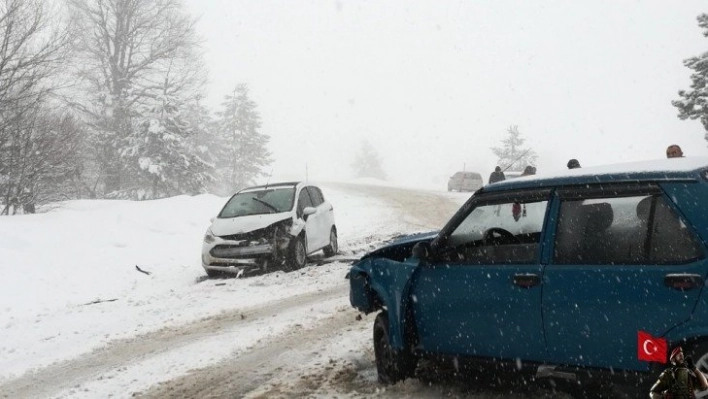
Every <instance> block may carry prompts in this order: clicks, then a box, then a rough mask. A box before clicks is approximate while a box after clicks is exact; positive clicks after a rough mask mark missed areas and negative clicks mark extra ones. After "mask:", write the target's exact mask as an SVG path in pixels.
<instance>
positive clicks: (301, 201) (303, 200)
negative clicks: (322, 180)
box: [297, 189, 313, 215]
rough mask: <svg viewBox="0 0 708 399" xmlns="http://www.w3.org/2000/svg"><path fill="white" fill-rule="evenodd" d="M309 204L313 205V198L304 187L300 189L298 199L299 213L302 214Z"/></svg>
mask: <svg viewBox="0 0 708 399" xmlns="http://www.w3.org/2000/svg"><path fill="white" fill-rule="evenodd" d="M308 206H313V205H312V199H311V198H310V194H308V192H307V190H306V189H302V190H301V191H300V196H299V197H298V200H297V213H298V215H302V211H303V210H304V209H305V208H307V207H308Z"/></svg>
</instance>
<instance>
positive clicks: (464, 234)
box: [348, 158, 708, 392]
mask: <svg viewBox="0 0 708 399" xmlns="http://www.w3.org/2000/svg"><path fill="white" fill-rule="evenodd" d="M707 244H708V158H672V159H662V160H655V161H651V162H635V163H626V164H618V165H608V166H602V167H593V168H583V169H573V170H564V171H562V172H561V173H559V174H557V175H546V176H543V175H535V176H528V177H520V178H517V179H513V180H506V181H503V182H499V183H495V184H493V185H487V186H485V187H483V188H481V189H480V190H478V191H477V192H475V193H474V195H473V196H472V197H471V198H470V199H469V200H468V201H467V202H466V203H465V204H464V205H463V206H462V208H461V209H460V210H459V211H458V212H457V213H456V214H455V215H454V216H453V217H452V219H451V220H450V221H449V222H448V223H447V224H446V225H445V226H444V227H443V228H442V229H441V230H440V231H439V232H435V233H430V234H419V235H415V236H409V237H406V238H403V239H400V240H398V241H396V242H393V243H391V244H389V245H387V246H385V247H383V248H380V249H378V250H376V251H373V252H372V253H370V254H368V255H366V256H364V257H363V258H361V259H360V260H359V261H357V262H356V263H355V264H354V265H353V266H352V268H351V270H350V272H349V275H348V277H349V279H350V284H351V286H350V301H351V304H352V306H353V307H355V308H356V309H358V310H360V311H362V312H364V313H367V314H368V313H371V312H377V311H378V312H379V313H378V315H377V317H376V319H375V323H374V329H373V330H374V331H373V332H374V334H373V338H374V349H375V354H376V366H377V370H378V378H379V381H380V382H382V383H395V382H397V381H400V380H403V379H405V378H408V377H412V376H414V372H415V370H416V365H417V364H418V361H419V360H420V359H422V358H436V359H440V358H442V359H445V358H452V359H455V360H456V361H458V360H459V361H462V360H465V361H470V362H477V361H483V362H486V363H487V364H488V363H489V361H490V360H491V361H493V363H494V364H504V363H509V364H510V365H512V366H514V368H515V369H528V368H531V369H532V370H535V371H536V373H537V374H536V375H537V376H538V377H543V376H550V377H557V378H571V379H574V380H575V381H576V383H577V382H580V383H582V381H583V379H584V378H585V376H588V375H591V374H598V373H603V372H607V373H606V374H608V375H622V376H623V377H626V376H627V375H631V376H636V377H639V379H636V380H635V379H633V381H638V386H641V387H642V388H644V387H646V388H647V390H646V391H644V392H648V385H647V384H649V385H650V384H651V383H652V382H653V378H654V377H655V376H656V375H657V373H658V372H660V371H661V370H663V368H664V367H666V365H665V364H662V362H663V361H664V360H663V359H665V358H666V357H667V353H666V352H669V351H670V350H671V349H672V348H673V347H675V346H677V345H680V346H682V347H683V350H684V353H686V355H687V356H692V358H693V359H694V360H695V362H696V364H697V365H698V367H699V368H701V369H702V370H703V371H708V369H707V367H708V294H707V293H704V292H703V291H705V289H704V287H705V286H706V277H707V275H708V260H706V249H707V247H706V245H707ZM642 334H643V335H642ZM647 336H649V337H651V339H652V340H653V341H646V338H642V337H647ZM642 339H645V340H644V341H642ZM662 343H663V344H665V347H662V345H661V344H662ZM456 364H457V362H456ZM647 377H648V378H647Z"/></svg>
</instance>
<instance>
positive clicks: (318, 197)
mask: <svg viewBox="0 0 708 399" xmlns="http://www.w3.org/2000/svg"><path fill="white" fill-rule="evenodd" d="M307 191H309V192H310V198H311V199H312V204H313V205H314V206H320V205H321V204H322V203H323V202H324V197H323V196H322V191H320V189H319V188H317V187H313V186H310V187H307Z"/></svg>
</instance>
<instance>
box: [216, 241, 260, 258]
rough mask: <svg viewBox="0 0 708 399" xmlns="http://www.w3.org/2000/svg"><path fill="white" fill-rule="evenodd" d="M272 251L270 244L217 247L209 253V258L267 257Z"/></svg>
mask: <svg viewBox="0 0 708 399" xmlns="http://www.w3.org/2000/svg"><path fill="white" fill-rule="evenodd" d="M272 251H273V247H272V246H271V245H270V244H264V245H252V246H241V245H217V246H215V247H214V248H212V249H211V251H209V253H210V254H211V256H213V257H215V258H235V259H238V258H248V257H254V256H258V255H267V254H270V253H271V252H272Z"/></svg>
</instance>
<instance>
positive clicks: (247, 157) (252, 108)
mask: <svg viewBox="0 0 708 399" xmlns="http://www.w3.org/2000/svg"><path fill="white" fill-rule="evenodd" d="M221 105H222V108H223V110H222V111H221V112H218V113H217V119H216V121H215V129H216V134H217V135H218V138H217V139H216V140H215V142H214V143H212V145H211V149H212V152H213V153H214V155H215V158H216V160H215V163H216V169H217V173H218V175H219V180H218V183H219V184H217V187H216V191H217V192H221V193H223V194H226V193H232V192H234V191H235V190H238V189H240V188H243V187H245V186H248V185H250V184H253V181H254V179H255V178H257V177H259V176H262V175H263V174H264V173H263V168H264V167H266V166H268V165H270V163H271V162H272V160H271V158H270V156H271V154H270V151H269V150H268V142H269V141H270V136H268V135H266V134H263V133H261V132H260V131H259V130H260V128H261V117H260V114H259V113H258V110H257V109H256V108H257V105H256V103H255V102H254V101H253V100H251V99H250V97H249V95H248V86H247V85H245V84H240V85H238V86H236V88H235V89H234V91H233V93H232V94H231V95H228V96H226V97H224V102H223V103H222V104H221Z"/></svg>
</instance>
